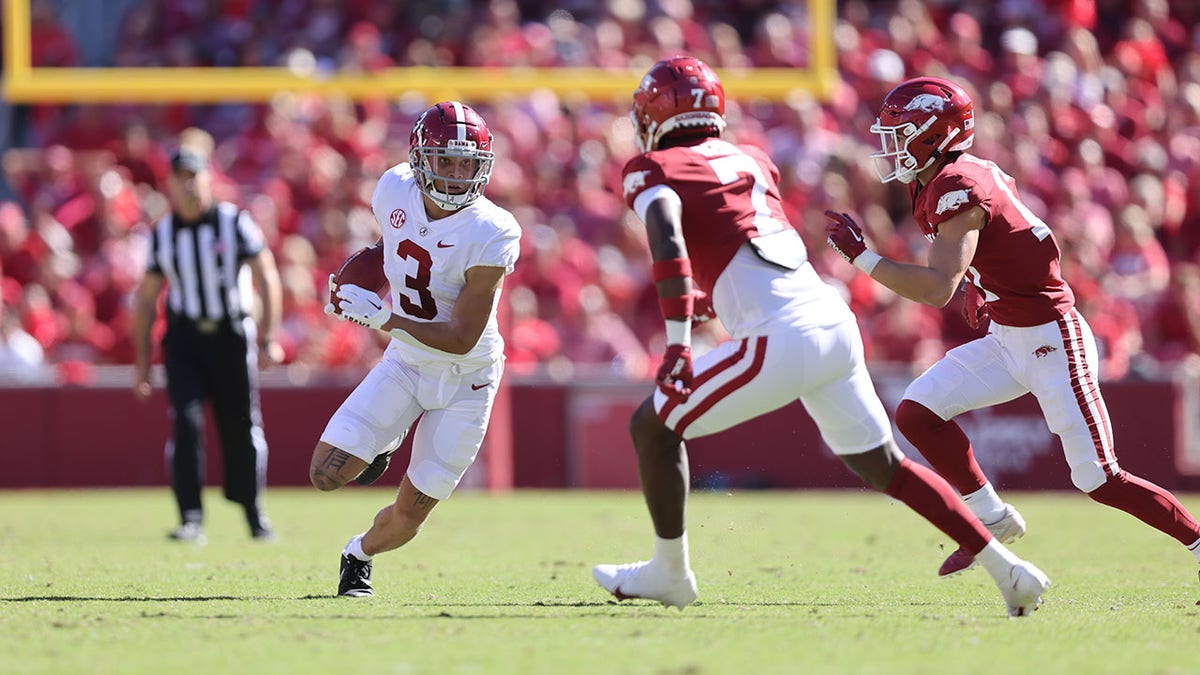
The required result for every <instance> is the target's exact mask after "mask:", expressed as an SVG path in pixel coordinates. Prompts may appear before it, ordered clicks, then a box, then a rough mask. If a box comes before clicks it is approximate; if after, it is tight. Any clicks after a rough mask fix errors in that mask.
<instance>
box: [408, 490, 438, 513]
mask: <svg viewBox="0 0 1200 675" xmlns="http://www.w3.org/2000/svg"><path fill="white" fill-rule="evenodd" d="M436 503H437V500H436V499H434V498H433V497H430V496H429V495H427V494H425V493H424V492H418V493H417V496H416V498H415V499H413V506H415V507H417V508H418V509H429V508H433V505H434V504H436Z"/></svg>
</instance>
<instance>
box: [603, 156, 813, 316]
mask: <svg viewBox="0 0 1200 675" xmlns="http://www.w3.org/2000/svg"><path fill="white" fill-rule="evenodd" d="M623 173H624V181H623V185H624V187H623V190H624V195H625V203H626V204H628V205H629V208H631V209H633V208H634V202H635V201H636V200H637V198H638V196H639V195H641V194H642V193H643V192H645V191H646V190H648V189H650V188H653V187H656V186H660V185H662V186H666V187H668V188H670V189H671V190H673V191H674V192H675V193H676V194H678V195H679V198H680V200H681V201H682V202H683V219H682V220H683V238H684V240H685V242H686V243H687V249H688V257H689V258H691V262H692V276H693V278H694V279H695V281H696V283H697V284H698V285H699V286H700V288H701V289H703V290H704V291H705V292H706V293H711V292H712V288H713V284H714V283H716V280H717V277H718V276H720V274H721V272H722V271H723V270H724V269H725V267H726V265H728V264H729V261H730V260H731V259H732V258H733V255H734V254H735V253H736V252H737V250H738V248H739V247H741V245H742V244H744V243H746V242H747V241H751V240H753V239H757V238H759V237H765V236H767V235H771V234H776V233H784V232H787V231H790V232H791V233H795V230H794V228H793V227H792V225H791V224H790V223H789V222H788V220H787V216H785V215H784V212H783V205H782V200H781V199H780V196H779V169H778V168H776V166H775V163H774V162H772V161H771V158H770V157H768V156H767V153H766V152H764V151H763V150H762V149H760V148H757V147H754V146H750V145H741V146H735V145H733V144H732V143H728V142H726V141H723V140H720V139H717V138H710V139H707V140H705V141H704V142H702V143H699V144H696V145H691V146H677V147H672V148H665V149H662V150H652V151H650V152H647V153H644V154H641V155H638V156H637V157H634V158H633V159H631V160H629V162H628V163H626V164H625V170H624V172H623ZM635 210H636V209H635ZM794 239H795V241H794V242H790V243H791V245H792V248H793V249H794V247H795V246H796V245H798V244H800V240H799V237H798V236H795V237H794ZM759 253H760V255H762V254H763V251H759ZM764 257H766V259H768V260H771V254H770V253H769V252H768V253H767V254H766V255H765V256H764ZM801 262H802V261H801ZM788 266H790V265H788Z"/></svg>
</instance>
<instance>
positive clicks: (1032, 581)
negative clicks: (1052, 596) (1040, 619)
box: [997, 561, 1050, 617]
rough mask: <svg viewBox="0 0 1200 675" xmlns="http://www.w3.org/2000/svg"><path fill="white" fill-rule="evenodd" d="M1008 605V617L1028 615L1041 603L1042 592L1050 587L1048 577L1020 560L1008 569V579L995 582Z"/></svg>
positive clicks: (1031, 564)
mask: <svg viewBox="0 0 1200 675" xmlns="http://www.w3.org/2000/svg"><path fill="white" fill-rule="evenodd" d="M997 585H998V586H999V587H1000V594H1001V595H1003V596H1004V602H1005V604H1007V605H1008V616H1009V617H1021V616H1029V615H1030V614H1033V613H1034V612H1036V611H1037V608H1038V606H1039V605H1041V604H1042V593H1045V592H1046V590H1047V589H1049V588H1050V579H1049V578H1048V577H1047V576H1046V574H1045V573H1044V572H1042V571H1041V570H1039V569H1038V568H1037V567H1035V566H1034V565H1033V563H1030V562H1024V561H1022V562H1020V563H1017V564H1016V565H1013V566H1012V568H1011V569H1009V571H1008V579H1007V580H1005V581H1000V582H997Z"/></svg>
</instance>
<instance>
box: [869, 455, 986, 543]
mask: <svg viewBox="0 0 1200 675" xmlns="http://www.w3.org/2000/svg"><path fill="white" fill-rule="evenodd" d="M886 492H887V494H889V495H891V496H892V497H895V498H896V499H899V500H900V501H902V502H904V503H905V504H906V505H908V508H910V509H912V510H913V511H916V512H917V513H919V514H921V516H922V517H924V518H925V520H928V521H929V522H931V523H933V525H934V527H936V528H937V529H939V530H941V531H942V532H945V533H946V535H947V536H949V537H950V538H951V539H953V540H954V541H955V542H957V543H958V545H959V546H962V547H963V548H964V549H966V551H967V553H970V554H971V555H975V554H976V553H979V552H980V551H982V550H983V547H984V546H987V543H988V542H989V541H991V539H992V535H991V533H990V532H988V531H987V528H985V527H984V526H983V524H982V523H980V522H979V519H978V518H976V517H975V516H973V515H971V512H970V511H969V510H968V509H967V507H966V505H965V504H963V503H962V500H961V499H959V498H958V495H956V494H954V490H952V489H950V485H949V484H948V483H947V482H946V481H945V480H943V479H942V477H941V476H939V475H937V474H936V473H934V472H932V471H930V470H929V469H926V468H925V467H923V466H921V465H920V464H917V463H916V462H914V461H912V460H911V459H909V458H907V457H905V458H904V459H903V460H901V462H900V468H899V469H897V470H896V475H895V476H892V482H891V483H889V484H888V487H887V490H886Z"/></svg>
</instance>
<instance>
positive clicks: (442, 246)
mask: <svg viewBox="0 0 1200 675" xmlns="http://www.w3.org/2000/svg"><path fill="white" fill-rule="evenodd" d="M452 246H454V244H446V243H443V242H442V241H440V240H439V241H438V243H437V247H438V248H450V247H452Z"/></svg>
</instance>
